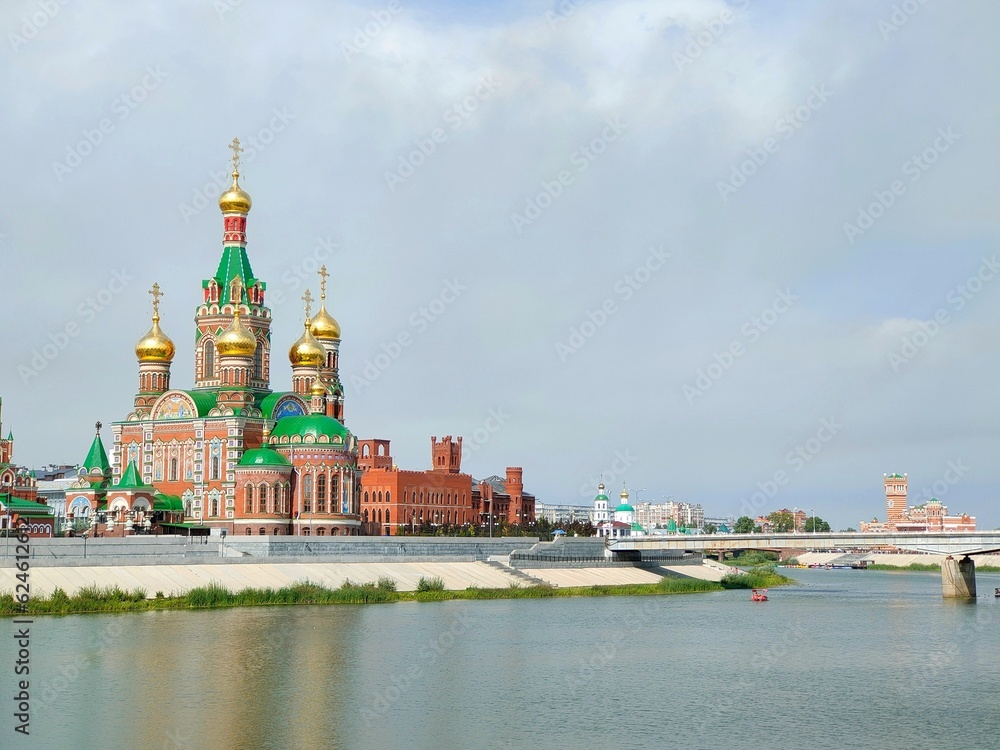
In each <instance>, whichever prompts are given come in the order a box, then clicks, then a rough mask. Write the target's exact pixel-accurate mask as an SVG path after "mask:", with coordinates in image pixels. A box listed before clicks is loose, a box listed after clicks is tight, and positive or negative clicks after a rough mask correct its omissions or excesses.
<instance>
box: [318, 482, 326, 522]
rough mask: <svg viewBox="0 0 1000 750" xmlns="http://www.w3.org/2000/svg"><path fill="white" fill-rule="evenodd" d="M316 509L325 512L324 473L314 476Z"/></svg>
mask: <svg viewBox="0 0 1000 750" xmlns="http://www.w3.org/2000/svg"><path fill="white" fill-rule="evenodd" d="M316 510H317V511H319V512H320V513H325V512H326V474H320V475H319V476H318V477H316Z"/></svg>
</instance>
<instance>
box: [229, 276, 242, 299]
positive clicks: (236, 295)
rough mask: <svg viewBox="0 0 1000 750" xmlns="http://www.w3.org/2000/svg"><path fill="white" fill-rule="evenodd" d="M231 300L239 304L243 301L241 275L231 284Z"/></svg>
mask: <svg viewBox="0 0 1000 750" xmlns="http://www.w3.org/2000/svg"><path fill="white" fill-rule="evenodd" d="M229 301H230V302H232V303H233V304H234V305H237V306H239V304H240V303H241V302H242V301H243V279H241V278H240V277H239V276H237V277H235V278H234V279H233V281H232V283H231V284H230V292H229Z"/></svg>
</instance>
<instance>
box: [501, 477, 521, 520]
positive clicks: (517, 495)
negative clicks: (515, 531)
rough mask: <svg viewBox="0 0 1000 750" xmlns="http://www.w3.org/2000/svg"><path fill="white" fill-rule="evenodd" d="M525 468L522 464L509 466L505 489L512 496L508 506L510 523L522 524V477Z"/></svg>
mask: <svg viewBox="0 0 1000 750" xmlns="http://www.w3.org/2000/svg"><path fill="white" fill-rule="evenodd" d="M523 474H524V470H523V469H522V468H521V467H520V466H508V467H507V481H506V482H504V489H505V490H506V491H507V494H508V495H509V496H510V504H509V505H508V506H507V521H508V522H509V523H516V524H520V523H521V522H522V520H523V507H522V506H523V505H524V482H523V481H522V479H521V477H522V475H523Z"/></svg>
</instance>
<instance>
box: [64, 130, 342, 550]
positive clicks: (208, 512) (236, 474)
mask: <svg viewBox="0 0 1000 750" xmlns="http://www.w3.org/2000/svg"><path fill="white" fill-rule="evenodd" d="M230 147H231V148H232V149H233V172H232V178H233V183H232V185H231V187H230V188H229V189H228V190H226V191H225V192H224V193H223V194H222V195H221V196H220V198H219V209H220V211H221V212H222V255H221V257H220V259H219V262H218V267H217V270H216V271H215V273H214V274H213V275H212V276H210V277H209V278H207V279H205V280H204V281H203V282H202V285H201V290H200V295H199V296H200V297H201V299H200V302H199V304H198V305H197V307H196V309H195V327H194V332H193V333H194V340H195V349H194V385H193V387H190V388H177V387H176V386H174V385H173V384H172V382H171V376H172V373H171V362H172V361H173V359H174V354H175V351H176V348H175V346H174V343H173V341H172V340H171V339H170V337H169V336H167V334H166V333H165V332H164V331H163V330H162V329H161V327H160V315H159V300H160V297H161V296H162V292H161V291H160V287H159V285H158V284H153V287H152V289H151V290H150V295H151V297H152V325H151V327H150V329H149V331H148V332H147V333H146V334H145V335H144V336H143V337H142V338H141V339H140V340H139V342H138V343H137V344H136V346H135V353H136V358H137V360H138V387H137V389H136V392H135V396H134V398H133V408H132V411H131V412H130V413H129V414H128V415H127V416H126V417H125V418H124V419H123V420H121V421H119V422H115V423H114V424H113V425H112V434H113V443H112V445H111V451H110V454H108V453H107V452H106V451H105V446H104V444H103V441H102V439H101V434H100V423H98V429H97V435H96V436H95V438H94V441H93V444H92V445H91V449H90V452H89V453H88V455H87V459H86V461H85V462H84V466H83V467H82V468H81V470H80V474H79V477H78V480H77V481H76V482H75V483H74V484H73V486H72V487H71V488H69V489H68V491H67V498H66V502H67V514H68V515H69V516H70V518H71V521H73V522H74V525H77V523H76V522H77V521H79V520H80V519H82V518H86V519H88V521H89V523H88V526H92V527H93V528H94V529H95V531H96V532H97V533H100V534H101V535H110V536H117V535H124V534H127V533H136V532H141V531H149V530H150V529H151V527H152V526H154V525H155V526H157V527H158V528H162V530H163V531H178V530H180V531H184V530H186V529H190V527H191V526H193V525H197V526H199V527H208V528H215V529H219V530H227V531H228V532H229V533H236V534H258V535H265V534H266V535H282V534H301V535H310V534H314V535H317V536H323V535H352V534H358V533H360V530H361V520H360V473H359V470H358V465H357V440H356V439H355V437H354V435H352V434H351V432H350V431H349V430H348V429H347V428H346V427H345V426H344V423H343V419H344V389H343V387H342V384H341V381H340V377H339V362H338V357H339V349H340V334H341V331H340V325H339V324H338V323H337V321H336V320H335V319H334V318H333V316H331V315H330V313H329V312H328V311H327V309H326V279H327V273H326V267H325V266H324V267H323V268H322V269H321V271H320V289H321V292H320V300H319V301H320V309H319V311H318V312H317V313H316V314H315V315H313V314H311V303H312V297H311V294H310V293H309V292H308V291H307V292H306V294H305V295H304V297H303V301H304V302H305V321H304V324H303V332H302V335H301V336H300V337H299V339H298V340H297V341H295V342H294V343H293V344H292V345H291V348H290V350H289V354H288V357H289V363H290V365H291V373H290V375H291V386H292V387H291V389H290V390H280V391H275V390H272V389H271V375H272V372H271V365H272V363H271V354H272V343H271V310H270V308H269V307H268V306H267V302H266V297H267V284H266V283H265V282H264V281H263V280H262V279H259V278H257V276H256V275H255V274H254V272H253V269H252V267H251V264H250V257H249V255H248V254H247V216H248V214H249V212H250V207H251V200H250V196H249V195H248V194H247V193H246V191H244V190H243V189H242V188H241V187H240V185H239V152H240V151H241V150H242V149H241V148H240V145H239V140H238V139H234V140H233V143H232V144H231V145H230Z"/></svg>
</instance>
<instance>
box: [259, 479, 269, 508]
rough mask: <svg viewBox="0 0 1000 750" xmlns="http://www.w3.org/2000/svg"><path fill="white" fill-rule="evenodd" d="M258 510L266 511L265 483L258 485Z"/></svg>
mask: <svg viewBox="0 0 1000 750" xmlns="http://www.w3.org/2000/svg"><path fill="white" fill-rule="evenodd" d="M258 510H259V512H261V513H267V485H266V484H262V485H261V486H260V503H259V505H258Z"/></svg>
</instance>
